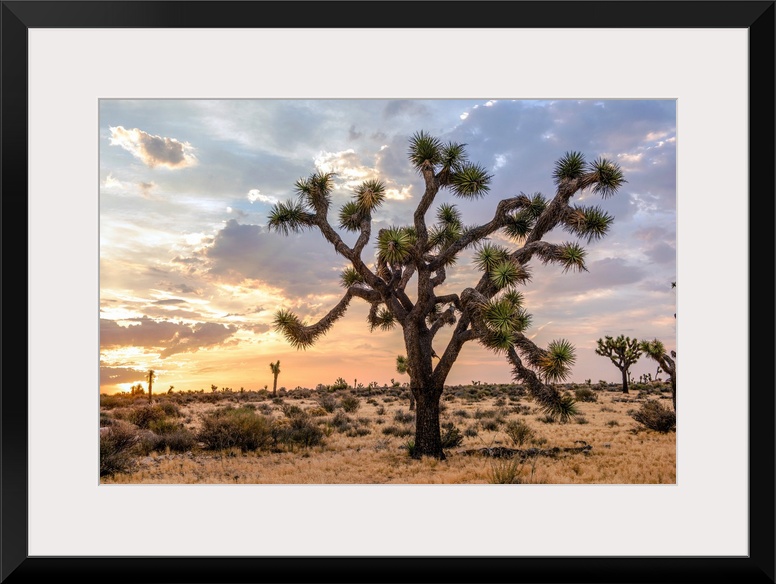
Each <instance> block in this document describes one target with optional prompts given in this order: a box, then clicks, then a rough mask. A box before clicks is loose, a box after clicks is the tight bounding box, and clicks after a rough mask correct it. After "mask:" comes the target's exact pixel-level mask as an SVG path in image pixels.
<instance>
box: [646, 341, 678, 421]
mask: <svg viewBox="0 0 776 584" xmlns="http://www.w3.org/2000/svg"><path fill="white" fill-rule="evenodd" d="M641 350H642V351H644V353H645V354H646V355H647V357H649V358H650V359H653V360H655V361H657V362H658V363H659V364H660V367H661V369H663V371H665V372H666V373H667V374H668V379H669V380H670V382H671V399H672V400H673V403H674V412H675V411H676V351H671V355H670V356H669V355H668V353H667V352H666V348H665V346H664V345H663V343H661V342H660V341H658V340H657V339H653V340H651V341H642V343H641Z"/></svg>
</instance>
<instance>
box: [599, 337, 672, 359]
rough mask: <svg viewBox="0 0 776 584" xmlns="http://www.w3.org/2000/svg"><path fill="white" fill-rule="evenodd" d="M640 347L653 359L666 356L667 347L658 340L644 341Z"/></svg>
mask: <svg viewBox="0 0 776 584" xmlns="http://www.w3.org/2000/svg"><path fill="white" fill-rule="evenodd" d="M640 347H641V350H642V351H643V352H645V353H646V354H647V355H649V356H650V357H651V358H652V359H659V358H660V357H663V356H664V355H665V354H666V348H665V345H664V344H663V343H662V341H658V340H657V339H653V340H651V341H642V342H641V345H640ZM599 354H600V353H599Z"/></svg>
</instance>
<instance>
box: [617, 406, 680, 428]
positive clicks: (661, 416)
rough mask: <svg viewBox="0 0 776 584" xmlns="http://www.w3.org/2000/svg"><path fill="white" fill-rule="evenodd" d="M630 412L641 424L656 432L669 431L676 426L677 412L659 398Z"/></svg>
mask: <svg viewBox="0 0 776 584" xmlns="http://www.w3.org/2000/svg"><path fill="white" fill-rule="evenodd" d="M628 414H629V415H630V417H631V418H633V419H634V420H636V421H637V422H638V423H639V424H641V425H643V426H645V427H647V428H649V429H650V430H655V431H656V432H663V433H667V432H670V431H671V430H673V429H674V428H675V427H676V414H675V413H674V412H672V411H671V410H669V409H668V408H666V407H665V406H663V404H661V403H660V402H659V401H657V400H650V401H648V402H645V403H644V404H642V406H641V408H639V409H638V410H636V411H633V410H631V411H629V412H628Z"/></svg>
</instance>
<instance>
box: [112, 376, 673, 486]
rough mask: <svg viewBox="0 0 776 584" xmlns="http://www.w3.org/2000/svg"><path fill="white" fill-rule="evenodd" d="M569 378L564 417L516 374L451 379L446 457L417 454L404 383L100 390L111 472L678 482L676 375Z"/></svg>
mask: <svg viewBox="0 0 776 584" xmlns="http://www.w3.org/2000/svg"><path fill="white" fill-rule="evenodd" d="M559 387H560V388H561V389H562V390H563V391H567V392H569V394H570V395H572V396H573V397H574V398H575V399H576V400H577V403H576V406H577V410H578V412H577V415H576V416H574V417H573V418H571V419H570V420H568V421H566V422H563V423H561V422H560V421H557V420H553V419H552V418H551V417H548V416H546V415H544V414H543V412H542V411H541V410H540V408H539V407H538V406H537V405H536V404H535V403H534V402H533V400H532V398H531V397H530V395H527V394H526V393H525V392H524V391H522V388H521V387H520V386H519V385H508V384H487V383H480V382H476V383H474V384H472V385H465V386H452V387H447V388H445V391H444V393H443V395H442V400H441V409H442V411H441V426H442V438H443V445H444V446H445V450H444V452H445V459H444V460H438V459H434V458H423V459H421V460H417V459H413V458H412V457H411V456H410V453H411V449H412V446H413V439H414V412H412V411H410V408H409V406H410V402H409V390H408V389H407V388H406V386H398V387H396V386H394V387H375V386H371V387H356V388H353V387H352V386H348V387H347V388H345V387H341V388H333V387H331V386H329V387H326V386H319V387H318V388H316V389H306V388H301V387H300V388H296V389H292V390H286V389H285V388H280V389H278V391H277V394H276V395H275V396H273V395H272V391H271V390H269V391H267V390H260V391H245V390H232V389H230V388H220V389H219V388H213V389H212V390H211V391H198V392H171V393H161V394H158V395H157V394H153V395H152V401H150V402H149V399H148V396H147V395H129V394H114V395H107V394H101V395H100V406H99V419H100V482H101V483H102V484H119V483H124V484H127V483H131V484H138V483H147V484H192V483H200V484H238V483H243V484H335V483H337V484H478V483H479V484H482V483H500V484H528V483H537V484H659V483H662V484H673V483H675V482H676V431H675V426H674V424H673V421H674V414H673V408H672V401H671V392H670V387H669V385H668V384H667V383H660V382H651V383H633V384H631V385H630V391H629V392H628V393H627V394H626V393H623V392H622V387H621V385H619V384H607V383H604V382H599V383H598V384H591V383H589V382H587V383H585V384H573V383H572V384H566V385H563V386H559ZM645 404H647V406H646V408H647V409H646V410H645ZM656 404H657V405H656ZM650 408H651V409H650ZM645 411H647V412H651V414H652V415H651V417H650V415H647V416H646V424H645V422H644V419H645V416H644V415H642V416H639V412H641V413H642V414H644V412H645ZM656 413H657V418H658V420H657V422H655V417H656V416H655V415H654V414H656ZM634 415H635V417H634ZM637 418H639V420H641V421H637ZM666 420H668V422H666ZM648 426H651V427H648ZM654 428H656V429H654Z"/></svg>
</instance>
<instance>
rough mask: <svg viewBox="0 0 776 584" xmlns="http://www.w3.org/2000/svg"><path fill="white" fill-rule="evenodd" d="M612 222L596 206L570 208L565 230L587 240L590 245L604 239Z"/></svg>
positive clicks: (607, 215)
mask: <svg viewBox="0 0 776 584" xmlns="http://www.w3.org/2000/svg"><path fill="white" fill-rule="evenodd" d="M613 221H614V217H612V216H611V215H609V214H608V213H607V212H605V211H604V210H603V209H601V208H600V207H598V206H593V207H572V209H571V214H570V215H569V218H568V219H567V220H566V230H567V231H569V232H571V233H574V234H575V235H578V236H579V237H583V238H585V239H587V242H588V243H590V242H591V241H593V240H598V239H601V238H602V237H604V236H605V235H606V234H607V233H608V232H609V227H610V226H611V224H612V222H613Z"/></svg>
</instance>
